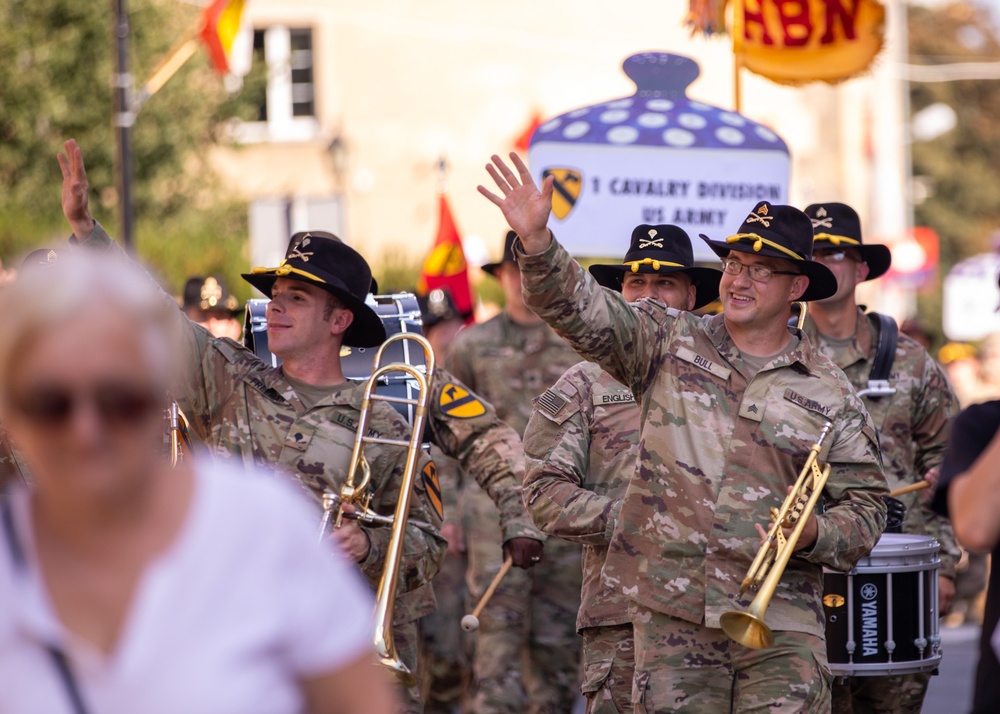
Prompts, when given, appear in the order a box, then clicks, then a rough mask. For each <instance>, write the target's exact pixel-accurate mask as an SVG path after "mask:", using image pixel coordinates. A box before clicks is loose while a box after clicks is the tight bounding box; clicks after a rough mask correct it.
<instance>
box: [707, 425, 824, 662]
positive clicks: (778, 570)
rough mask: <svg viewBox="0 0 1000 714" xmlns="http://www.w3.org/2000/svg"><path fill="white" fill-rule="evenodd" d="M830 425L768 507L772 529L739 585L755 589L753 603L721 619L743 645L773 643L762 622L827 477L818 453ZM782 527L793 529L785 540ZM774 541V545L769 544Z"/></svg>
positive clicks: (744, 589) (767, 628)
mask: <svg viewBox="0 0 1000 714" xmlns="http://www.w3.org/2000/svg"><path fill="white" fill-rule="evenodd" d="M831 428H832V425H831V424H830V422H827V423H826V424H825V425H824V426H823V430H822V431H821V432H820V434H819V438H818V439H817V440H816V443H815V444H813V445H812V447H811V448H810V449H809V456H808V458H807V459H806V463H805V465H804V466H803V467H802V471H800V472H799V477H798V479H797V480H796V481H795V485H794V486H793V487H792V491H791V493H789V494H788V497H787V498H786V499H785V502H784V503H782V504H781V508H780V509H777V510H775V509H774V508H772V509H771V520H772V524H771V529H770V530H769V531H768V533H767V538H765V539H764V542H763V543H761V546H760V549H759V550H758V551H757V557H755V558H754V560H753V563H752V564H751V565H750V570H749V571H747V576H746V577H745V578H744V579H743V584H742V585H740V595H743V594H744V593H745V592H746V591H747V590H751V589H756V590H757V595H756V596H755V597H754V599H753V602H751V603H750V607H748V608H747V609H746V610H730V611H729V612H727V613H724V614H723V615H722V617H721V618H720V623H721V625H722V629H723V631H724V632H725V633H726V634H727V635H729V637H731V638H732V639H734V640H736V641H737V642H739V643H740V644H741V645H744V646H745V647H751V648H753V649H755V650H761V649H766V648H768V647H770V646H771V645H773V644H774V633H773V632H771V628H770V627H768V626H767V625H766V624H764V612H765V611H766V610H767V606H768V605H769V604H770V602H771V598H772V597H774V591H775V589H776V588H777V587H778V581H779V580H781V576H782V574H783V573H784V572H785V568H786V567H787V566H788V561H789V560H790V559H791V557H792V554H793V553H794V552H795V545H796V543H798V542H799V538H800V537H801V535H802V530H803V529H804V528H805V525H806V521H807V520H809V514H810V513H812V512H813V509H815V508H816V503H817V502H818V501H819V497H820V494H822V493H823V487H824V486H826V480H827V479H828V478H829V477H830V464H824V465H823V466H822V467H821V466H820V464H819V452H820V451H822V449H823V442H824V441H825V440H826V437H827V435H828V434H829V433H830V429H831ZM783 528H792V532H791V533H790V534H789V536H788V538H787V539H786V538H785V534H784V531H783V530H782V529H783ZM775 543H777V548H774V547H772V546H773V545H774V544H775ZM761 581H763V584H762V583H761Z"/></svg>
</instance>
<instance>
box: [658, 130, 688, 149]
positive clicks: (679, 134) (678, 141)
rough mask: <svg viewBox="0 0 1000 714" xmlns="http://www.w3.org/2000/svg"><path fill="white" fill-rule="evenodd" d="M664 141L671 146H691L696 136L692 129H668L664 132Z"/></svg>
mask: <svg viewBox="0 0 1000 714" xmlns="http://www.w3.org/2000/svg"><path fill="white" fill-rule="evenodd" d="M663 141H664V142H665V143H667V144H670V145H671V146H691V144H693V143H694V141H695V137H694V134H692V133H691V132H690V131H685V130H684V129H667V130H666V131H665V132H663Z"/></svg>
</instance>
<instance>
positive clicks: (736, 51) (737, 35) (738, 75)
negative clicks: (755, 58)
mask: <svg viewBox="0 0 1000 714" xmlns="http://www.w3.org/2000/svg"><path fill="white" fill-rule="evenodd" d="M744 2H746V0H733V109H734V110H735V111H736V113H737V114H741V113H742V112H743V72H742V70H743V40H744V38H743V32H744V29H743V19H744V18H743V14H744V13H743V9H744V8H743V3H744Z"/></svg>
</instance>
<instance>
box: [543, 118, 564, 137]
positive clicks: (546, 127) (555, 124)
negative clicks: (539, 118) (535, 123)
mask: <svg viewBox="0 0 1000 714" xmlns="http://www.w3.org/2000/svg"><path fill="white" fill-rule="evenodd" d="M561 124H562V119H559V118H556V119H553V120H552V121H547V122H545V123H544V124H542V125H541V126H540V127H538V131H540V132H541V133H543V134H545V133H546V132H550V131H552V130H553V129H558V128H559V126H560V125H561Z"/></svg>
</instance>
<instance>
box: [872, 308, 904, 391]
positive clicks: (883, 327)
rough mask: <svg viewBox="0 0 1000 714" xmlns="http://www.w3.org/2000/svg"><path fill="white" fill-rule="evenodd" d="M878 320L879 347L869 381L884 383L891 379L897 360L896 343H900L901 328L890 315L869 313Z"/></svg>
mask: <svg viewBox="0 0 1000 714" xmlns="http://www.w3.org/2000/svg"><path fill="white" fill-rule="evenodd" d="M869 314H870V315H873V316H874V317H875V318H876V319H877V320H878V347H877V348H876V350H875V360H874V361H873V362H872V371H871V374H869V375H868V380H869V381H884V380H887V379H889V373H890V372H892V363H893V362H894V361H895V359H896V343H897V342H898V341H899V327H898V326H897V325H896V321H895V320H893V319H892V318H891V317H889V316H888V315H883V314H881V313H878V312H872V313H869Z"/></svg>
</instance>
